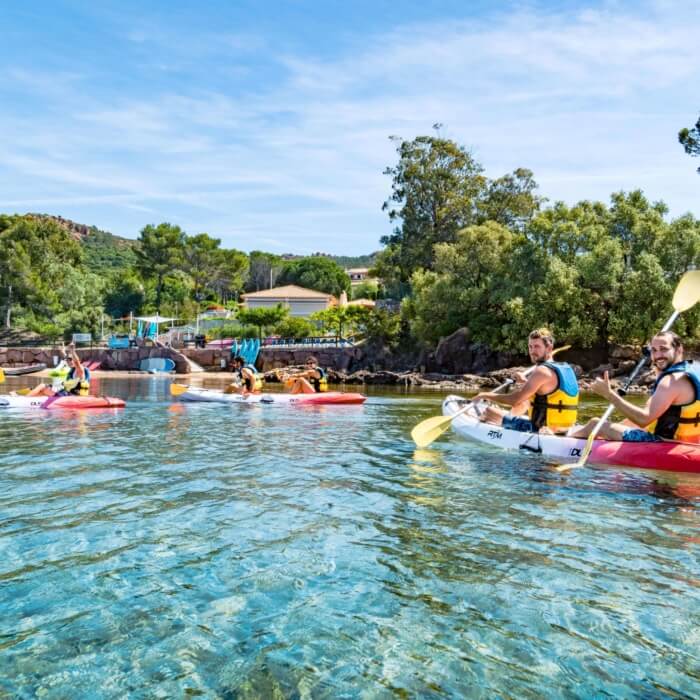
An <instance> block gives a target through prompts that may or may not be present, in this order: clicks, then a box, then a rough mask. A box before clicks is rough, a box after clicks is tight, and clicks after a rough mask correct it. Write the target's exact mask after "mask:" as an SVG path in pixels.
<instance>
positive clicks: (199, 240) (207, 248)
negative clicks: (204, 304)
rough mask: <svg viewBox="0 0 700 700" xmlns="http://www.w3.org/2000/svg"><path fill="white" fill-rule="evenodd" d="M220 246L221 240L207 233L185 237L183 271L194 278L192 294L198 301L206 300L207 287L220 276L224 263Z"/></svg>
mask: <svg viewBox="0 0 700 700" xmlns="http://www.w3.org/2000/svg"><path fill="white" fill-rule="evenodd" d="M220 245H221V240H220V239H218V238H212V237H211V236H210V235H209V234H207V233H199V234H197V235H196V236H186V237H185V243H184V265H183V269H184V270H185V272H187V273H188V274H189V276H190V277H191V278H192V282H193V284H194V287H193V290H192V294H193V296H194V298H195V300H197V301H201V300H202V299H203V298H204V290H205V289H206V287H207V286H210V285H211V282H212V280H214V279H217V278H218V276H219V270H220V267H221V265H222V262H223V259H222V256H221V249H220V247H219V246H220Z"/></svg>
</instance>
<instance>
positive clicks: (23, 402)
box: [0, 394, 126, 409]
mask: <svg viewBox="0 0 700 700" xmlns="http://www.w3.org/2000/svg"><path fill="white" fill-rule="evenodd" d="M124 406H126V402H125V401H124V400H123V399H116V398H114V397H112V396H73V395H71V396H21V395H14V394H10V395H6V396H0V408H46V409H53V408H63V409H76V408H80V409H82V408H124Z"/></svg>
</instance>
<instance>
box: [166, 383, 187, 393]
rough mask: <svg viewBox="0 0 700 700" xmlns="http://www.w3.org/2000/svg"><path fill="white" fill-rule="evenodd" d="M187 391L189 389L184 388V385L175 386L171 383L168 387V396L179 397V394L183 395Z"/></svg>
mask: <svg viewBox="0 0 700 700" xmlns="http://www.w3.org/2000/svg"><path fill="white" fill-rule="evenodd" d="M188 389H189V387H188V386H185V385H184V384H175V383H174V382H173V383H172V384H171V385H170V395H171V396H180V394H184V393H185V392H186V391H187V390H188Z"/></svg>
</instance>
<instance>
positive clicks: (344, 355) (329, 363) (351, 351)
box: [0, 347, 366, 374]
mask: <svg viewBox="0 0 700 700" xmlns="http://www.w3.org/2000/svg"><path fill="white" fill-rule="evenodd" d="M311 355H313V356H314V357H317V358H318V361H319V364H320V365H321V367H326V368H328V369H331V370H338V371H342V372H352V371H355V370H357V369H361V368H363V367H364V364H363V363H364V362H365V355H364V351H363V350H362V348H359V347H358V348H333V347H330V348H324V349H323V350H312V349H311V348H308V349H298V350H283V349H279V348H263V349H262V350H261V351H260V354H259V355H258V360H257V362H256V365H257V368H258V369H259V370H260V371H262V372H267V371H270V370H273V369H277V368H280V367H288V366H290V365H303V364H304V362H305V360H306V358H307V357H309V356H311ZM54 356H60V350H59V348H57V347H43V348H40V347H37V348H2V347H0V367H22V366H25V365H33V364H37V363H39V362H43V363H44V364H45V365H46V366H47V367H53V365H54V361H53V358H54ZM78 356H79V357H80V359H81V360H82V361H83V362H87V361H93V362H100V369H102V370H122V371H130V370H131V371H133V370H138V369H139V367H140V364H141V360H145V359H148V358H150V357H164V358H170V359H171V360H173V362H175V371H176V372H177V373H178V374H187V373H188V372H189V371H190V367H189V365H188V363H187V359H190V360H193V361H194V362H196V363H197V364H198V365H200V366H201V367H203V368H204V369H205V370H207V371H209V372H217V371H222V369H223V370H224V371H226V369H227V366H228V362H229V360H230V359H231V351H230V350H228V349H222V348H185V349H183V350H172V349H170V348H164V347H142V348H129V349H128V350H108V349H106V348H79V349H78ZM222 361H223V363H224V366H223V368H222ZM365 364H366V363H365Z"/></svg>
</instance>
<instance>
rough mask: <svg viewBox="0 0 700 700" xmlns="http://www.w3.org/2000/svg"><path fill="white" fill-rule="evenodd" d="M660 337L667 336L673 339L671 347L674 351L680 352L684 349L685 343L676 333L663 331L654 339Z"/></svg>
mask: <svg viewBox="0 0 700 700" xmlns="http://www.w3.org/2000/svg"><path fill="white" fill-rule="evenodd" d="M660 335H667V336H668V337H669V338H671V347H672V348H673V349H674V350H678V348H680V347H683V341H682V340H681V337H680V336H679V335H678V334H677V333H674V332H673V331H661V333H657V334H656V335H655V336H654V338H658V337H659V336H660ZM652 340H653V338H652Z"/></svg>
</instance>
